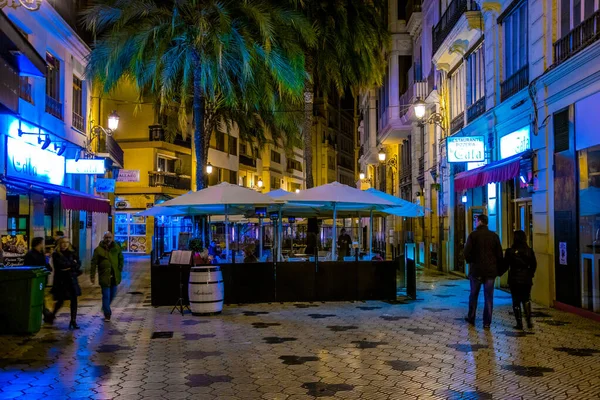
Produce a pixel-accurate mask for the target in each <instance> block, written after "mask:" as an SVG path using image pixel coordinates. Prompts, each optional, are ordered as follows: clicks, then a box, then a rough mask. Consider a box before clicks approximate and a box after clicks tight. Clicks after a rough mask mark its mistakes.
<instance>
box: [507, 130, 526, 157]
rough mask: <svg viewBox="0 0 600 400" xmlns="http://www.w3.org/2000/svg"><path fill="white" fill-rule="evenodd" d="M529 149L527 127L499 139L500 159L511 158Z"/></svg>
mask: <svg viewBox="0 0 600 400" xmlns="http://www.w3.org/2000/svg"><path fill="white" fill-rule="evenodd" d="M530 148H531V143H530V142H529V126H526V127H525V128H521V129H519V130H518V131H515V132H513V133H509V134H508V135H506V136H502V137H501V138H500V159H504V158H508V157H512V156H514V155H517V154H519V153H522V152H524V151H526V150H529V149H530Z"/></svg>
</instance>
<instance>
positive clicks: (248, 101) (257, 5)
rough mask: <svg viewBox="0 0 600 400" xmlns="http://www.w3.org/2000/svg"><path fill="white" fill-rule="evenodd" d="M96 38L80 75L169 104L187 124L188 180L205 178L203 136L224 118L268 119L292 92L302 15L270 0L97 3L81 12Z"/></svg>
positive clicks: (309, 35)
mask: <svg viewBox="0 0 600 400" xmlns="http://www.w3.org/2000/svg"><path fill="white" fill-rule="evenodd" d="M83 19H84V23H85V26H86V27H87V28H88V29H89V30H91V31H92V32H93V33H94V34H95V35H96V36H97V41H96V43H95V45H94V48H93V50H92V52H91V55H90V58H89V63H88V75H89V76H92V77H93V78H94V79H97V80H98V81H100V82H101V83H102V86H103V90H104V91H106V92H108V91H110V90H112V89H113V88H114V87H115V86H116V85H117V84H118V83H119V81H120V80H121V79H130V80H132V81H133V82H134V83H135V84H136V86H137V88H138V90H139V94H140V97H143V96H149V95H150V96H153V97H155V98H156V99H158V100H157V101H158V103H159V104H160V107H161V108H164V107H170V106H173V104H176V107H177V109H178V116H179V122H180V126H181V127H182V131H183V132H184V134H185V132H186V129H185V127H186V126H187V119H188V114H189V112H190V111H192V115H193V122H194V140H193V142H194V147H195V158H196V163H197V168H196V187H197V189H198V190H199V189H202V188H203V187H204V183H205V179H204V178H205V177H204V168H203V166H204V165H205V164H206V161H207V158H208V144H209V142H210V135H211V134H212V132H213V131H214V130H215V129H217V127H218V126H219V125H220V124H221V122H223V119H222V118H223V117H225V116H230V117H232V116H236V117H239V118H247V117H248V116H249V115H254V116H255V118H256V116H258V117H259V118H258V120H263V121H264V120H266V121H272V125H273V126H280V125H281V124H283V125H284V126H285V124H286V123H285V122H281V121H280V120H281V118H279V117H277V116H276V114H275V110H276V108H277V107H278V105H279V102H282V101H283V102H287V103H290V102H293V101H294V99H297V98H298V97H299V96H301V95H302V93H303V90H304V81H305V80H306V79H307V74H306V71H305V66H304V53H303V50H304V49H303V47H301V46H300V45H299V44H298V39H299V38H300V39H301V41H302V43H308V44H309V45H310V44H311V43H314V32H313V30H312V27H311V26H310V24H309V23H308V21H307V20H306V18H305V17H304V16H303V15H302V14H301V13H299V12H296V11H295V10H293V9H292V8H286V7H282V6H281V5H280V4H279V3H278V2H277V1H276V0H220V1H215V0H101V2H100V4H97V5H95V6H93V7H91V8H90V9H88V10H86V12H85V13H84V15H83Z"/></svg>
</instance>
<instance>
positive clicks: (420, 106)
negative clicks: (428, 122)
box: [413, 99, 427, 121]
mask: <svg viewBox="0 0 600 400" xmlns="http://www.w3.org/2000/svg"><path fill="white" fill-rule="evenodd" d="M426 107H427V104H426V103H425V102H424V101H423V100H421V99H418V100H417V101H415V104H413V108H414V111H415V117H417V119H418V120H419V121H421V120H423V117H425V108H426Z"/></svg>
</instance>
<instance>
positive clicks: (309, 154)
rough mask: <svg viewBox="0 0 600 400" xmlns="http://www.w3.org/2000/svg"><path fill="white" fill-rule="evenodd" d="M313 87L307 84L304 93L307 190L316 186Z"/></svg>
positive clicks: (303, 136)
mask: <svg viewBox="0 0 600 400" xmlns="http://www.w3.org/2000/svg"><path fill="white" fill-rule="evenodd" d="M313 98H314V96H313V85H312V83H310V82H307V83H306V86H305V92H304V126H303V129H302V139H303V141H304V170H305V173H306V189H310V188H313V187H314V186H315V180H314V177H313V147H312V125H313Z"/></svg>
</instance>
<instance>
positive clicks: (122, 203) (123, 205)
mask: <svg viewBox="0 0 600 400" xmlns="http://www.w3.org/2000/svg"><path fill="white" fill-rule="evenodd" d="M115 208H116V209H117V210H124V209H126V208H129V202H127V201H125V200H117V201H116V202H115Z"/></svg>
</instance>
